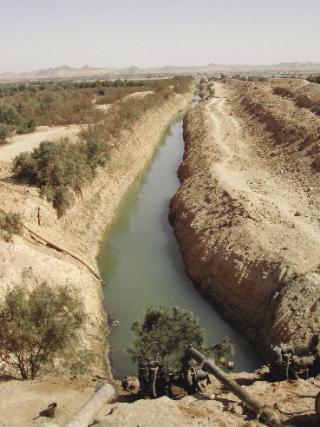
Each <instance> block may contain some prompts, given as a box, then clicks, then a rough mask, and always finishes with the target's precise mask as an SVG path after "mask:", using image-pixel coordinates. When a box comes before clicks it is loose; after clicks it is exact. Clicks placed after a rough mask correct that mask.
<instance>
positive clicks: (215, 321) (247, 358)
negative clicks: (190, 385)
mask: <svg viewBox="0 0 320 427" xmlns="http://www.w3.org/2000/svg"><path fill="white" fill-rule="evenodd" d="M183 150H184V142H183V138H182V121H181V120H179V121H177V122H176V123H174V124H173V125H172V126H171V127H170V130H169V131H168V133H167V134H166V136H165V138H164V140H163V142H162V144H161V145H160V146H159V148H158V150H157V152H156V154H155V156H154V159H153V161H152V163H151V165H150V167H149V168H148V169H147V170H146V172H145V174H144V176H143V178H142V179H140V180H139V181H138V182H136V183H135V185H134V186H133V188H132V189H131V190H130V192H129V194H128V195H127V197H126V198H125V200H124V201H123V203H122V205H121V206H120V209H119V212H118V215H117V220H116V221H115V223H114V225H113V226H112V229H111V230H110V232H109V233H108V235H107V238H106V240H105V242H104V244H103V245H102V248H101V252H100V255H99V258H98V262H99V267H100V271H101V276H102V278H103V280H104V281H105V282H106V283H107V286H106V287H105V288H104V289H105V291H104V292H105V305H106V306H105V308H106V311H107V312H108V314H109V316H110V318H111V319H113V320H117V321H118V322H119V325H118V326H115V327H112V328H111V334H110V336H109V343H110V354H109V357H110V361H111V365H112V370H113V374H114V377H115V378H123V377H124V376H126V375H132V374H136V373H137V367H136V366H135V365H133V364H132V362H131V359H130V356H129V355H128V353H127V348H128V346H129V345H130V344H131V342H132V340H133V333H132V331H131V325H132V323H133V322H134V320H135V319H136V318H137V317H138V316H142V315H143V312H144V310H145V309H146V308H147V307H149V306H151V305H152V306H155V307H157V306H160V305H162V306H172V305H178V306H180V307H184V308H187V309H190V310H192V311H193V312H194V313H195V315H196V316H197V317H198V318H199V321H200V324H201V326H202V327H203V328H205V330H206V333H207V343H208V344H214V343H217V342H219V341H220V340H222V339H223V338H224V337H228V338H229V339H230V341H231V342H232V343H233V344H234V345H235V351H236V354H235V357H234V359H233V360H234V362H235V370H237V371H239V370H253V369H255V368H256V367H257V366H258V361H257V359H256V358H255V356H254V355H253V353H252V352H251V350H250V348H249V346H248V344H247V343H246V342H245V341H244V340H243V338H242V337H241V336H240V335H239V334H238V333H237V332H235V331H234V330H233V329H232V327H231V326H230V325H229V324H228V323H227V322H226V321H225V320H224V319H223V318H222V317H221V316H220V315H219V314H218V313H217V312H216V311H215V310H214V309H213V308H212V306H211V305H210V304H209V303H208V302H207V301H206V300H205V299H204V298H203V297H202V296H201V295H200V293H199V292H197V290H196V289H195V288H194V286H193V284H192V282H191V281H190V279H189V278H188V277H187V275H186V273H185V271H184V265H183V261H182V258H181V255H180V252H179V247H178V244H177V242H176V240H175V237H174V234H173V230H172V229H171V227H170V225H169V223H168V209H169V202H170V199H171V198H172V196H173V195H174V194H175V192H176V191H177V189H178V187H179V180H178V178H177V170H178V167H179V164H180V163H181V160H182V156H183Z"/></svg>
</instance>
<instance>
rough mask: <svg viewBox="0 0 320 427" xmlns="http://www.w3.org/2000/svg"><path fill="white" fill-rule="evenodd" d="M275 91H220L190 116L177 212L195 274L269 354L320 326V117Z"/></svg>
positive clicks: (260, 86)
mask: <svg viewBox="0 0 320 427" xmlns="http://www.w3.org/2000/svg"><path fill="white" fill-rule="evenodd" d="M291 83H292V85H294V82H291ZM302 83H303V84H304V85H306V86H307V83H306V82H304V81H301V80H298V81H297V82H296V84H299V85H301V84H302ZM275 84H277V85H278V84H279V83H278V82H273V81H267V82H258V83H256V82H241V81H229V82H228V83H227V84H222V83H216V84H215V90H216V97H214V98H212V99H211V100H208V101H205V102H202V103H201V104H200V105H199V106H198V107H196V108H195V109H193V110H192V111H191V112H190V113H189V114H188V115H187V116H186V118H185V122H184V138H185V156H184V160H183V163H182V165H181V167H180V170H179V175H180V179H181V187H180V189H179V191H178V192H177V194H176V195H175V197H174V198H173V200H172V202H171V211H170V218H171V222H172V224H173V227H174V230H175V233H176V236H177V239H178V241H179V243H180V247H181V251H182V254H183V257H184V261H185V265H186V269H187V272H188V274H189V275H190V277H191V278H192V279H193V281H194V282H195V283H196V284H197V285H198V287H199V288H200V290H201V291H202V292H203V293H205V294H207V295H209V297H210V298H211V300H212V301H213V302H214V303H218V305H219V306H220V307H221V308H222V309H223V310H224V311H225V313H226V314H227V315H228V316H229V317H230V318H231V319H233V320H234V321H235V322H236V323H237V325H238V326H239V327H240V328H242V329H243V330H244V331H245V333H246V335H247V337H248V338H252V339H254V340H255V341H256V342H258V343H259V344H260V347H261V344H263V347H265V346H268V345H270V343H276V342H280V341H285V342H290V341H291V342H306V340H307V339H308V338H309V337H310V336H311V334H312V333H313V332H317V331H318V329H319V326H320V324H319V322H320V317H319V314H320V304H319V295H318V293H319V292H318V291H319V286H320V270H319V263H320V259H319V258H320V257H319V255H320V249H319V248H320V232H319V204H320V203H319V173H318V172H319V171H318V163H319V138H320V118H319V116H317V115H316V114H315V113H314V112H312V111H311V110H310V109H306V108H302V107H299V106H298V105H297V103H296V102H295V101H294V100H292V99H286V98H283V96H281V95H277V94H276V93H275V92H274V86H275ZM276 92H277V91H276ZM257 338H258V340H257Z"/></svg>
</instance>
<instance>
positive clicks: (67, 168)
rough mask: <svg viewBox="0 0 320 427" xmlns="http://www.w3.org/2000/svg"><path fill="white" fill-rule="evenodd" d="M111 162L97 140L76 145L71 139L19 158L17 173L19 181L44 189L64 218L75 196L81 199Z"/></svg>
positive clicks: (104, 146) (42, 191)
mask: <svg viewBox="0 0 320 427" xmlns="http://www.w3.org/2000/svg"><path fill="white" fill-rule="evenodd" d="M107 159H108V147H107V145H106V144H105V143H104V142H103V141H101V140H99V139H97V138H88V139H87V140H86V141H82V142H79V143H76V144H73V143H72V142H70V141H69V140H68V139H63V140H60V141H59V142H50V141H44V142H42V143H41V144H40V146H39V147H38V148H36V149H34V150H33V151H32V153H21V154H20V155H18V156H17V157H16V158H15V160H14V163H13V172H14V174H15V178H16V180H17V181H19V182H24V183H27V184H29V185H34V186H37V187H38V188H40V191H41V195H42V196H44V197H46V198H47V200H48V201H49V202H52V205H53V207H54V208H55V209H56V211H57V214H58V216H59V217H60V216H62V215H63V214H64V212H65V211H66V210H67V209H68V208H70V207H71V206H72V204H73V202H74V194H77V195H81V190H82V188H83V187H84V186H85V185H86V184H88V183H90V182H91V181H92V179H93V178H94V176H95V174H96V169H97V167H99V166H104V165H105V164H106V162H107Z"/></svg>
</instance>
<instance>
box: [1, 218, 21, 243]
mask: <svg viewBox="0 0 320 427" xmlns="http://www.w3.org/2000/svg"><path fill="white" fill-rule="evenodd" d="M21 232H22V221H21V216H20V215H19V214H16V213H11V212H10V213H6V212H2V211H0V237H2V238H3V239H4V240H6V241H7V242H8V241H10V240H12V236H13V235H14V234H21Z"/></svg>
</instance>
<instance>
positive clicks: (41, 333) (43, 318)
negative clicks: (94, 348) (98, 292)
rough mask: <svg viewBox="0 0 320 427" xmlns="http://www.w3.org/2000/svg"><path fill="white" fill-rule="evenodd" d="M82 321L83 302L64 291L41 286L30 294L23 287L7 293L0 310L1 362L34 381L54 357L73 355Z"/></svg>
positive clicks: (63, 289)
mask: <svg viewBox="0 0 320 427" xmlns="http://www.w3.org/2000/svg"><path fill="white" fill-rule="evenodd" d="M84 320H85V314H84V310H83V305H82V302H81V301H80V300H79V299H77V298H75V297H73V296H72V295H71V294H70V292H69V291H68V290H67V288H59V289H58V290H56V291H54V290H53V289H51V288H50V287H49V286H48V285H47V284H45V283H43V284H42V285H41V286H39V287H37V288H35V289H34V290H33V291H31V292H30V294H29V295H27V294H26V290H25V288H22V287H20V288H18V289H14V290H12V291H9V292H8V293H7V295H6V298H5V302H4V304H3V305H2V307H1V309H0V322H1V328H0V360H2V362H4V363H5V364H6V365H9V366H8V367H9V368H11V369H12V368H13V369H15V370H16V371H18V372H19V373H20V375H21V377H22V378H23V379H34V378H35V377H36V376H37V375H39V372H40V369H41V368H42V367H43V366H46V365H48V364H49V363H52V362H53V361H54V359H55V358H56V357H57V356H59V357H66V356H67V358H68V353H71V352H75V346H76V345H77V343H78V339H79V338H78V331H79V329H80V328H81V326H82V325H83V322H84Z"/></svg>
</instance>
